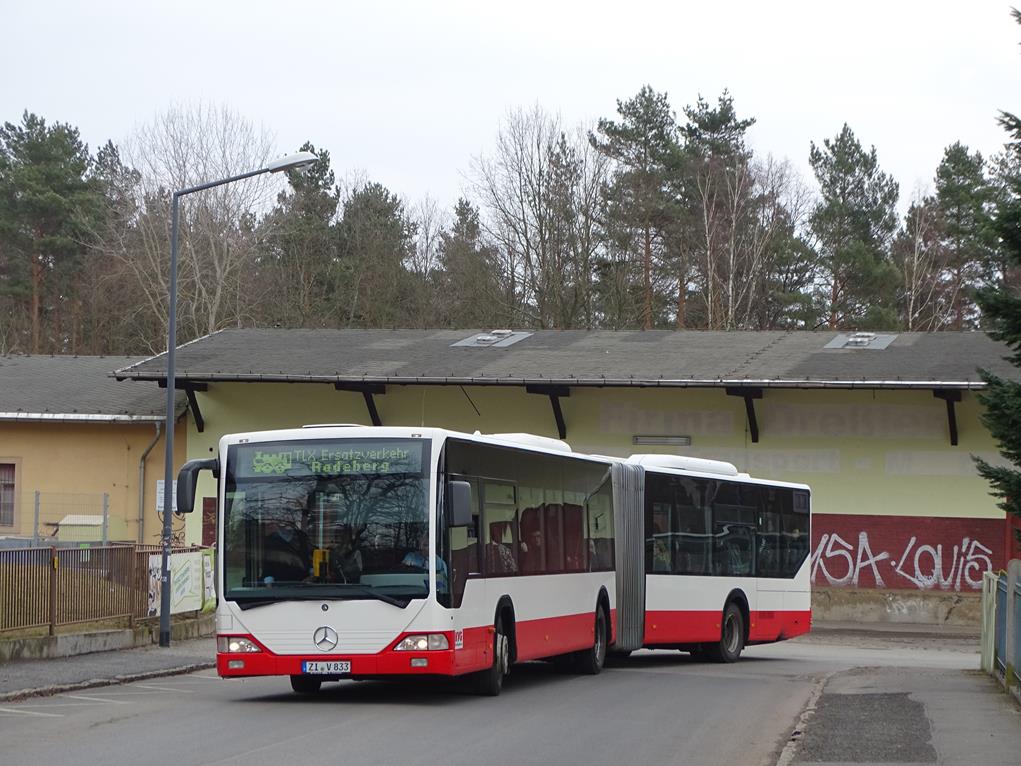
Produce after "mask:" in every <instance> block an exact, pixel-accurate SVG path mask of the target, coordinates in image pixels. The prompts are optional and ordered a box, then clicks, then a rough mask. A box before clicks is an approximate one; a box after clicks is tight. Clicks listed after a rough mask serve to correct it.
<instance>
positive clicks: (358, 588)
mask: <svg viewBox="0 0 1021 766" xmlns="http://www.w3.org/2000/svg"><path fill="white" fill-rule="evenodd" d="M352 591H354V592H355V593H361V594H363V595H365V596H369V597H370V598H377V599H379V600H380V601H382V602H383V603H386V604H391V605H393V606H396V607H398V608H399V609H404V608H405V607H406V606H407V605H408V604H410V603H411V598H410V597H409V598H396V597H394V596H391V595H389V594H387V593H380V592H379V591H377V590H376V589H375V588H369V587H367V586H365V585H347V586H346V587H345V589H344V592H345V593H350V592H352Z"/></svg>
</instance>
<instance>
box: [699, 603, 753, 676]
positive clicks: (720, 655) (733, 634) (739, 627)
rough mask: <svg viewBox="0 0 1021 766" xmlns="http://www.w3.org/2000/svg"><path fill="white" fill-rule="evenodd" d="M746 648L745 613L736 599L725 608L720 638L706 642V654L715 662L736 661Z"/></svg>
mask: <svg viewBox="0 0 1021 766" xmlns="http://www.w3.org/2000/svg"><path fill="white" fill-rule="evenodd" d="M742 649H744V614H743V613H742V612H741V607H739V606H738V605H737V604H736V603H735V602H734V601H730V602H728V603H727V605H726V606H725V607H724V608H723V623H722V625H721V628H720V640H719V641H718V642H716V643H713V644H706V655H707V656H708V657H709V659H711V660H713V661H714V662H736V661H737V658H738V657H740V656H741V650H742Z"/></svg>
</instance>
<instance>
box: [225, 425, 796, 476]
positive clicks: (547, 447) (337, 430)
mask: <svg viewBox="0 0 1021 766" xmlns="http://www.w3.org/2000/svg"><path fill="white" fill-rule="evenodd" d="M373 437H377V438H405V439H407V438H420V439H421V438H428V439H433V440H445V439H448V438H454V439H461V440H465V441H473V442H478V443H480V444H492V445H494V446H501V447H514V448H516V449H523V450H527V451H530V452H539V453H543V454H549V455H561V456H570V457H574V458H579V459H583V460H592V461H594V462H599V463H630V464H633V465H641V466H642V467H643V468H644V469H645V470H646V471H650V472H655V473H666V474H673V475H681V476H697V477H701V478H707V479H719V478H721V477H725V478H727V479H729V480H732V481H739V482H746V483H753V484H770V485H774V486H784V487H792V488H795V489H804V490H808V489H809V487H808V485H807V484H799V483H794V482H783V481H773V480H770V479H759V478H754V477H752V476H749V475H748V474H746V473H740V472H739V471H738V470H737V468H736V467H735V466H734V465H733V464H732V463H725V462H723V461H719V460H706V459H704V458H696V457H689V456H687V455H673V454H669V453H668V454H651V453H648V454H635V455H631V456H629V457H626V458H624V457H616V456H612V455H597V454H589V453H585V452H576V451H574V450H573V449H572V448H571V445H570V444H568V443H567V442H565V441H561V440H560V439H552V438H549V437H546V436H538V435H535V434H527V433H502V434H483V433H481V432H479V431H475V432H474V433H467V432H464V431H455V430H452V429H448V428H435V427H431V426H364V425H360V424H355V423H322V424H314V425H306V426H302V427H299V428H283V429H276V430H269V431H249V432H246V433H234V434H225V435H224V436H223V437H222V438H221V440H220V443H221V445H222V446H226V445H230V444H239V443H246V442H274V441H299V440H302V439H328V438H334V439H366V438H373Z"/></svg>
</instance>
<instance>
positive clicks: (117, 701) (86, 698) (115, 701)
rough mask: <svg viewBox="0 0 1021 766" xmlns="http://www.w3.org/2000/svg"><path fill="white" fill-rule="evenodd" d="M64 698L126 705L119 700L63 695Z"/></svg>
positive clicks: (82, 695)
mask: <svg viewBox="0 0 1021 766" xmlns="http://www.w3.org/2000/svg"><path fill="white" fill-rule="evenodd" d="M64 696H65V697H67V698H68V699H72V700H85V701H86V702H107V703H109V704H111V705H127V704H128V703H127V702H123V701H121V700H112V699H106V698H104V697H86V696H85V695H84V694H65V695H64Z"/></svg>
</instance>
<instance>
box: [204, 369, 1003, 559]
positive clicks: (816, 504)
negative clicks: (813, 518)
mask: <svg viewBox="0 0 1021 766" xmlns="http://www.w3.org/2000/svg"><path fill="white" fill-rule="evenodd" d="M197 396H198V400H199V404H200V407H201V410H202V413H203V415H204V417H205V421H206V429H205V433H202V434H199V433H198V432H197V431H196V430H195V427H194V424H189V426H188V428H189V434H188V456H189V457H190V458H207V457H210V456H211V455H213V454H215V451H216V444H217V441H218V440H219V438H220V436H222V435H223V434H226V433H234V432H238V431H252V430H261V429H270V428H290V427H296V426H301V425H304V424H309V423H363V424H366V423H368V422H369V418H368V414H367V412H366V409H365V404H364V400H363V398H362V395H361V394H359V393H351V392H338V391H336V390H334V388H333V387H332V386H330V385H325V384H261V383H260V384H254V383H223V384H216V383H214V384H211V385H210V386H209V390H208V391H207V392H201V393H198V394H197ZM375 400H376V406H377V408H378V409H379V413H380V417H381V418H382V421H383V423H384V424H386V425H410V426H414V425H419V426H440V427H445V428H453V429H457V430H462V431H468V432H471V431H475V430H476V429H478V430H480V431H482V432H483V433H494V432H496V433H499V432H518V431H524V432H530V433H535V434H539V435H542V436H552V437H556V436H557V433H556V424H555V422H554V419H553V412H552V408H551V406H550V402H549V399H548V397H546V396H540V395H534V394H527V393H525V392H524V390H522V389H521V388H509V387H507V388H504V387H496V386H491V387H478V386H476V387H469V386H466V387H465V388H464V390H463V391H462V389H461V388H459V387H456V386H453V387H448V386H389V387H388V389H387V393H386V394H385V395H382V396H376V397H375ZM560 401H561V405H562V407H563V411H564V418H565V420H566V423H567V441H568V442H569V443H570V444H571V446H572V447H573V448H574V449H576V450H578V451H583V452H594V453H600V454H606V455H622V456H625V455H629V454H632V453H634V452H661V453H674V454H685V455H694V456H697V457H706V458H713V459H718V460H726V461H729V462H732V463H734V464H735V465H736V466H737V467H738V468H739V469H740V470H742V471H747V472H749V473H751V474H752V475H753V476H759V477H763V478H772V479H780V480H786V481H796V482H804V483H807V484H810V485H811V486H812V489H813V510H814V511H815V512H816V513H820V514H857V515H866V514H888V515H898V516H932V517H947V518H950V517H969V518H989V519H1002V518H1003V512H1002V511H1000V510H998V509H997V508H996V505H995V502H994V500H993V499H992V498H991V497H990V495H989V493H988V487H987V484H986V483H985V482H984V481H983V480H982V479H981V478H980V477H979V476H978V474H977V473H976V472H975V470H974V466H973V463H972V461H971V455H973V454H974V455H979V456H981V457H984V458H986V459H987V460H990V461H992V462H998V461H999V455H998V453H997V452H996V448H995V445H994V443H993V441H992V439H991V438H990V436H989V434H988V432H986V430H985V429H984V428H983V427H982V425H981V424H980V422H979V413H980V405H979V403H978V401H977V399H976V398H975V395H974V394H973V393H971V392H964V394H963V401H962V402H960V403H958V404H957V422H958V432H959V437H960V443H959V445H958V446H956V447H952V446H950V439H949V429H948V424H947V412H946V404H945V402H943V401H942V400H939V399H936V398H934V397H933V395H932V392H931V391H928V390H925V391H871V390H861V391H856V390H793V389H767V390H766V391H765V393H764V398H763V399H761V400H757V401H756V402H755V410H756V413H757V416H758V422H759V431H760V440H759V443H757V444H753V443H752V441H751V436H750V434H749V433H748V430H747V422H746V417H745V406H744V400H743V399H741V398H738V397H732V396H727V395H726V394H725V392H724V391H722V390H718V389H652V388H646V389H619V388H603V389H599V388H575V389H572V390H571V395H570V397H567V398H563V399H561V400H560ZM639 434H645V435H663V434H669V435H685V436H690V437H691V440H692V444H691V447H684V448H669V447H649V446H635V445H633V444H632V438H633V437H634V436H635V435H639ZM214 494H215V486H214V484H213V480H212V478H211V477H210V476H209V475H208V473H204V474H203V476H202V478H201V479H200V484H199V487H198V496H199V497H202V496H212V495H214ZM196 506H197V507H200V504H199V503H198V502H197V503H196ZM199 517H200V514H198V513H195V514H192V516H191V517H190V518H189V520H188V537H189V541H197V540H198V539H200V537H201V519H200V518H199Z"/></svg>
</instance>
